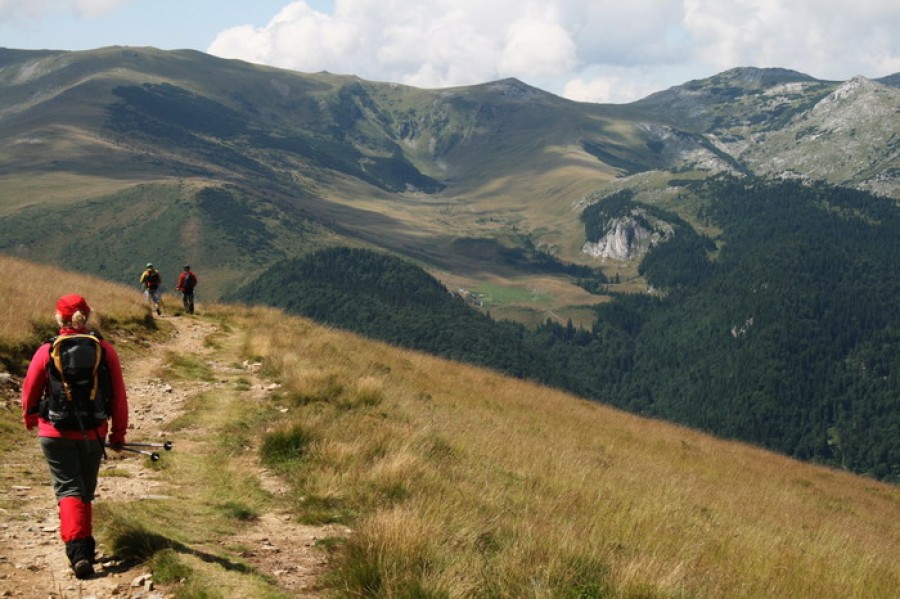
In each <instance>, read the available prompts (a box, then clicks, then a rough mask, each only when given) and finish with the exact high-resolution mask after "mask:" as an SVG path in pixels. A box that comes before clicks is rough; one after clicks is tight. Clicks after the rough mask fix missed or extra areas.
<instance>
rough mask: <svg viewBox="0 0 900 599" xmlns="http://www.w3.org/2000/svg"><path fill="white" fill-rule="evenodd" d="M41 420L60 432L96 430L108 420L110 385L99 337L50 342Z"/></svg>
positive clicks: (79, 336)
mask: <svg viewBox="0 0 900 599" xmlns="http://www.w3.org/2000/svg"><path fill="white" fill-rule="evenodd" d="M47 379H48V380H47V390H46V391H45V392H44V397H43V398H42V399H41V402H40V413H41V417H42V418H43V419H44V420H46V421H48V422H50V423H51V424H52V425H53V426H55V427H56V428H58V429H60V430H88V429H93V428H97V427H98V426H100V425H101V424H103V423H104V422H105V421H106V419H107V418H109V403H110V395H111V383H110V378H109V369H108V367H107V365H106V360H105V356H104V354H103V347H102V346H101V345H100V337H99V335H97V334H96V333H84V334H76V335H60V336H59V337H54V338H53V339H51V340H50V362H49V363H48V364H47Z"/></svg>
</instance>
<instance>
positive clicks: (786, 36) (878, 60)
mask: <svg viewBox="0 0 900 599" xmlns="http://www.w3.org/2000/svg"><path fill="white" fill-rule="evenodd" d="M684 6H685V11H684V26H685V29H686V31H687V32H688V33H689V35H690V36H691V38H693V40H694V41H695V47H696V50H695V52H696V56H697V58H698V59H699V60H701V61H702V62H703V63H704V64H708V65H710V66H712V67H713V68H715V69H719V70H721V69H726V68H730V67H733V66H760V67H775V66H778V67H785V68H792V69H796V70H799V71H803V72H806V73H808V74H810V75H812V76H814V77H819V78H834V79H846V78H848V77H851V76H853V75H855V74H864V75H868V76H873V77H874V76H880V75H887V74H890V73H892V72H896V71H897V70H900V36H898V35H897V32H898V31H900V5H898V4H897V3H896V2H885V1H880V0H879V1H876V0H868V1H866V0H863V1H859V0H855V1H854V0H685V2H684Z"/></svg>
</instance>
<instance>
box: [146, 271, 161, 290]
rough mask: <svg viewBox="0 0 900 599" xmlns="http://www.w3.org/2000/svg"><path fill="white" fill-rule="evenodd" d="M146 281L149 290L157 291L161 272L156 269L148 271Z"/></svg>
mask: <svg viewBox="0 0 900 599" xmlns="http://www.w3.org/2000/svg"><path fill="white" fill-rule="evenodd" d="M144 281H145V282H146V283H147V289H149V290H151V291H156V289H157V288H158V287H159V271H158V270H155V269H154V270H150V271H147V276H146V278H144Z"/></svg>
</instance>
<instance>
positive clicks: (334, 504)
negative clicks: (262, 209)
mask: <svg viewBox="0 0 900 599" xmlns="http://www.w3.org/2000/svg"><path fill="white" fill-rule="evenodd" d="M21 267H22V263H20V262H14V261H13V262H11V261H9V260H8V259H5V258H3V259H0V269H2V271H3V272H4V273H7V272H13V270H12V269H13V268H21ZM26 270H28V269H26ZM16 272H18V271H16ZM40 272H41V273H42V274H44V275H45V277H44V279H45V280H48V279H50V277H47V276H46V275H47V273H46V271H40ZM2 279H8V277H2ZM79 281H80V282H81V284H82V285H86V286H88V289H87V290H85V291H84V293H86V294H87V295H88V297H89V298H94V297H96V299H95V300H93V301H92V303H93V304H94V305H96V306H97V308H96V309H97V310H98V312H102V313H104V314H105V315H106V317H105V318H107V319H108V320H107V321H105V322H109V323H116V322H126V321H133V320H134V318H133V317H132V316H130V315H135V316H137V320H140V314H141V313H142V312H144V313H146V312H145V311H144V310H143V309H142V308H140V304H139V301H138V300H136V297H135V295H136V294H135V293H134V292H132V291H130V290H128V289H126V288H115V287H114V286H107V287H103V286H102V285H101V284H99V283H97V282H96V281H93V280H90V279H87V278H82V277H80V276H79V275H74V274H71V273H63V272H54V273H53V277H52V282H48V283H46V284H43V285H42V286H41V287H40V288H39V289H40V291H39V292H37V293H36V292H35V291H32V289H37V288H35V287H34V286H28V287H24V286H23V287H16V289H17V290H18V292H17V293H13V294H6V293H4V297H9V298H11V299H10V301H9V303H10V304H11V310H10V311H9V312H4V313H0V314H2V317H0V322H2V326H0V331H3V333H2V335H3V339H4V340H6V339H9V340H10V341H8V342H7V344H6V346H7V347H11V346H13V345H15V343H14V342H13V341H14V339H17V338H18V339H21V337H15V335H14V334H13V333H10V332H9V331H17V330H19V329H20V328H21V327H20V326H19V323H21V322H22V318H21V317H20V316H19V314H22V313H31V312H29V310H32V309H33V308H30V307H29V306H38V307H39V306H41V305H42V304H47V303H48V302H49V303H51V304H52V299H49V298H52V297H54V296H55V295H56V294H58V293H62V292H65V291H70V290H72V289H74V288H75V287H76V286H77V284H78V282H79ZM4 291H5V290H4ZM98 294H99V295H98ZM38 312H42V310H40V309H39V308H38V310H37V312H35V313H38ZM201 313H202V315H201V316H200V319H201V320H202V321H203V322H204V323H205V324H208V325H210V326H212V327H214V329H215V331H216V332H215V333H211V334H210V335H209V336H207V337H206V338H205V339H203V340H198V342H197V343H198V344H201V345H202V349H203V351H204V352H210V353H201V352H200V351H199V350H200V349H201V347H199V346H198V347H196V348H194V349H193V350H191V349H190V346H186V348H187V350H188V351H187V353H185V354H171V355H169V356H167V357H166V358H165V360H166V362H167V366H166V368H165V369H163V370H161V371H160V372H159V374H158V376H160V377H162V378H163V381H168V382H170V383H176V384H177V385H179V386H185V385H187V384H188V383H189V382H190V381H192V380H195V379H198V377H199V379H198V380H197V382H198V383H200V384H198V385H197V386H196V389H197V391H196V396H195V397H193V398H192V399H190V400H189V401H187V402H186V404H185V409H186V412H185V413H184V415H183V416H182V417H180V418H179V419H178V420H177V421H174V422H170V423H167V424H164V425H163V427H164V428H163V430H164V431H165V432H166V435H167V436H168V437H169V438H174V439H176V446H177V447H180V448H181V449H182V450H181V451H173V452H172V453H171V455H167V456H166V459H165V464H167V466H166V467H164V468H162V469H157V470H155V473H154V476H159V477H161V482H162V483H163V484H164V485H165V487H164V488H165V489H166V490H167V493H168V494H169V495H171V498H169V499H164V498H163V499H159V500H157V501H153V502H146V501H145V502H140V503H138V502H134V503H129V502H116V503H109V502H106V503H104V502H103V500H102V499H101V501H100V504H99V505H100V506H101V507H100V508H99V509H98V530H100V531H102V535H103V537H102V540H103V542H104V543H106V544H108V546H110V547H118V548H119V549H120V550H121V551H130V555H131V556H132V557H134V558H136V559H146V560H149V562H148V563H149V564H150V565H151V567H152V568H153V570H154V574H155V576H156V577H157V579H158V581H159V582H160V584H162V587H161V588H163V589H169V590H171V591H172V592H174V593H176V596H180V597H201V596H202V597H216V596H225V595H223V593H226V594H227V592H228V591H226V590H225V589H232V590H233V591H234V590H235V589H242V591H240V592H242V593H243V596H252V597H281V596H290V595H289V594H288V593H286V592H285V591H284V590H283V589H279V587H278V581H279V576H278V575H277V574H276V575H269V576H266V573H265V572H260V571H258V570H257V569H256V568H255V567H252V566H250V565H249V564H248V562H247V560H248V559H250V558H248V557H246V556H247V555H250V554H252V552H250V551H248V546H247V543H248V542H249V541H248V538H249V537H246V538H244V541H243V542H241V541H238V540H236V539H241V538H242V537H241V531H242V530H243V531H244V532H245V534H249V533H250V531H252V530H253V529H254V526H255V525H256V523H258V522H259V521H261V520H264V519H265V518H266V514H268V513H270V512H271V511H279V512H281V511H285V512H286V513H289V514H291V517H292V518H293V519H295V520H299V521H303V522H305V523H307V524H312V525H318V524H322V523H340V524H342V525H345V526H346V527H349V528H350V529H351V530H352V531H353V532H352V533H351V534H350V535H349V536H348V537H336V536H328V537H323V538H322V539H320V545H321V547H322V548H323V549H324V548H327V550H328V551H329V552H330V554H331V556H330V558H329V560H328V561H329V564H330V566H329V569H330V572H329V573H328V574H327V576H326V577H325V579H324V581H323V583H324V584H326V585H327V587H328V588H329V589H331V592H332V593H333V594H334V596H342V597H350V596H370V597H411V596H416V597H476V596H491V597H510V598H511V597H535V598H536V597H645V598H646V597H660V598H662V597H761V596H778V597H810V598H812V597H816V598H818V597H826V596H839V597H861V598H865V597H872V598H879V599H880V598H881V597H886V596H890V595H891V594H892V593H893V592H894V590H895V589H896V588H898V586H900V568H898V565H897V563H896V560H895V559H894V556H895V555H897V553H898V552H900V526H898V522H900V493H898V490H897V488H896V487H893V486H889V485H885V484H880V483H877V482H874V481H871V480H867V479H864V478H859V477H854V476H852V475H849V474H846V473H843V472H839V471H835V470H830V469H826V468H821V467H816V466H812V465H808V464H802V463H799V462H795V461H792V460H789V459H786V458H783V457H780V456H777V455H774V454H771V453H768V452H765V451H761V450H759V449H756V448H753V447H748V446H745V445H742V444H738V443H729V442H724V441H721V440H717V439H715V438H712V437H709V436H706V435H702V434H699V433H696V432H693V431H690V430H687V429H684V428H681V427H677V426H672V425H668V424H664V423H661V422H658V421H654V420H646V419H642V418H638V417H635V416H631V415H627V414H624V413H622V412H619V411H616V410H613V409H610V408H607V407H603V406H601V405H598V404H595V403H591V402H585V401H581V400H578V399H576V398H573V397H571V396H568V395H566V394H564V393H559V392H556V391H552V390H549V389H547V388H544V387H540V386H537V385H533V384H528V383H524V382H521V381H516V380H511V379H508V378H505V377H503V376H500V375H497V374H494V373H491V372H487V371H483V370H479V369H476V368H471V367H466V366H462V365H459V364H455V363H452V362H448V361H444V360H439V359H436V358H433V357H430V356H427V355H423V354H419V353H415V352H411V351H405V350H400V349H397V348H394V347H390V346H387V345H384V344H381V343H377V342H373V341H370V340H366V339H362V338H360V337H356V336H354V335H351V334H348V333H344V332H340V331H335V330H332V329H328V328H324V327H321V326H318V325H315V324H314V323H312V322H310V321H308V320H304V319H300V318H295V317H290V316H287V315H285V314H284V313H281V312H278V311H275V310H271V309H247V308H242V307H239V306H224V305H211V304H205V305H201ZM185 320H186V319H185ZM154 322H158V323H159V324H160V326H161V327H162V328H163V330H166V329H168V328H170V327H171V324H172V323H171V322H167V321H166V319H163V320H159V321H154ZM204 326H205V325H204ZM111 332H112V333H113V334H111V335H110V337H111V338H112V340H113V341H114V342H116V343H118V344H119V347H125V348H131V349H129V350H128V351H124V353H123V356H124V361H125V366H126V369H128V368H130V367H132V366H131V365H133V364H135V363H134V362H133V361H134V360H139V359H141V355H142V353H143V352H146V351H149V352H153V351H154V346H155V345H156V344H158V343H159V341H158V340H156V339H155V338H154V336H153V334H152V330H151V329H144V332H141V329H140V328H138V329H132V330H131V331H130V332H129V333H128V334H129V335H131V336H130V337H128V339H129V343H124V340H125V338H123V337H122V336H121V335H119V334H117V333H115V328H114V327H113V330H112V331H111ZM135 335H136V337H135ZM135 340H140V341H141V342H140V343H135ZM143 344H147V347H148V350H140V346H141V345H143ZM144 355H146V354H145V353H144ZM201 355H202V356H204V357H200V356H201ZM247 361H249V362H250V363H253V362H259V363H261V364H262V373H263V374H264V375H265V376H266V377H267V378H268V379H269V381H270V382H271V383H277V386H271V385H268V387H269V390H268V392H267V393H266V394H265V396H263V397H258V396H257V395H255V394H251V393H250V387H249V385H250V383H249V380H248V379H247V378H246V377H247V376H249V375H247V374H241V373H242V372H244V371H243V370H242V369H241V368H239V367H237V366H238V365H240V364H241V363H246V362H247ZM222 364H226V365H227V364H232V365H235V367H233V368H232V370H233V371H234V372H235V373H236V374H233V375H227V377H226V378H227V380H228V381H229V382H228V383H227V384H226V385H225V386H224V387H222V388H221V389H219V390H218V391H215V392H210V388H209V387H208V386H207V387H206V391H204V390H203V389H204V387H203V381H204V380H205V381H209V380H210V379H209V378H208V377H210V374H211V369H212V368H213V367H214V366H215V365H222ZM223 372H224V371H223ZM222 376H226V375H224V374H223V375H222ZM223 380H225V379H223ZM177 381H181V382H180V383H178V382H177ZM208 384H209V383H206V385H208ZM254 393H255V392H254ZM251 397H253V398H254V399H252V400H250V398H251ZM17 419H18V416H17V414H16V413H15V411H14V409H11V410H8V411H5V412H3V421H2V423H3V428H2V429H0V430H2V435H3V440H4V444H3V447H4V449H3V451H4V452H9V451H21V449H17V448H18V447H19V446H20V444H31V443H33V440H32V439H29V438H25V437H24V435H22V434H21V433H20V432H19V431H18V428H17V425H16V421H17ZM3 459H4V461H6V459H7V458H6V455H4V456H3ZM260 463H261V464H262V465H265V466H266V467H267V468H268V469H269V470H270V472H271V473H274V474H276V475H277V476H278V477H279V478H280V479H281V481H282V485H283V486H284V492H280V493H279V494H273V492H271V491H269V490H267V489H269V488H270V487H271V485H270V484H264V482H263V481H262V480H261V479H258V478H256V476H258V475H255V474H254V472H257V468H258V466H259V465H260ZM3 507H4V508H6V507H12V504H10V503H7V504H4V505H3ZM6 513H8V512H0V514H6ZM141 540H143V541H141ZM136 542H139V545H136V544H135V543H136ZM140 543H143V544H140ZM173 573H174V575H173ZM179 579H181V580H182V582H181V583H179V582H178V580H179ZM165 581H169V582H165ZM234 592H238V591H234Z"/></svg>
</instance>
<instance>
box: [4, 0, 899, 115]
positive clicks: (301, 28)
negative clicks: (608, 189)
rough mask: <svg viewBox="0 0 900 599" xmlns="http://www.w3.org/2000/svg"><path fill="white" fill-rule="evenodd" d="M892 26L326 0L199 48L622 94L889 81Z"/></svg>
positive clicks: (605, 1)
mask: <svg viewBox="0 0 900 599" xmlns="http://www.w3.org/2000/svg"><path fill="white" fill-rule="evenodd" d="M3 1H4V0H0V2H3ZM6 1H8V0H6ZM107 1H113V0H107ZM897 31H900V8H898V5H897V3H896V0H891V1H886V0H862V1H860V0H629V2H622V1H621V0H493V1H490V2H485V1H484V0H455V1H454V0H335V4H334V10H333V12H332V13H331V14H327V13H323V12H320V11H316V10H314V9H312V8H310V6H309V5H307V4H306V3H305V2H303V1H297V2H293V3H291V4H289V5H286V6H285V7H284V8H283V9H282V10H281V12H279V13H278V14H277V15H276V16H275V17H273V18H272V19H271V20H270V21H269V23H267V24H266V25H265V26H262V27H252V26H249V25H245V26H240V27H234V28H231V29H227V30H225V31H222V32H221V33H219V35H218V36H217V37H216V38H215V40H214V41H213V43H212V44H211V45H210V46H209V48H208V51H209V52H211V53H212V54H217V55H220V56H225V57H230V58H242V59H245V60H249V61H253V62H259V63H264V64H270V65H273V66H280V67H284V68H290V69H296V70H299V71H307V72H310V71H320V70H328V71H332V72H338V73H352V74H355V75H359V76H360V77H363V78H366V79H372V80H379V81H394V82H399V83H406V84H409V85H415V86H418V87H449V86H456V85H470V84H474V83H482V82H486V81H490V80H494V79H501V78H504V77H518V78H519V79H522V80H523V81H525V82H526V83H529V84H531V85H536V86H538V87H541V88H543V89H546V90H548V91H551V92H553V93H558V94H563V95H566V96H567V97H570V98H572V99H580V100H593V101H615V102H626V101H630V100H634V99H637V98H639V97H643V96H645V95H647V94H648V93H651V92H653V91H658V90H661V89H664V88H666V87H669V86H672V85H677V84H680V83H684V82H685V81H687V80H688V79H692V78H699V77H708V76H711V75H713V74H715V73H717V72H720V71H723V70H725V69H728V68H732V67H735V66H759V67H785V68H792V69H796V70H799V71H802V72H805V73H808V74H810V75H812V76H814V77H820V78H831V79H845V78H849V77H851V76H853V75H856V74H863V75H867V76H872V77H877V76H883V75H887V74H890V73H893V72H897V71H900V46H898V44H900V41H898V40H900V36H898V35H896V32H897ZM688 73H689V74H688Z"/></svg>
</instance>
